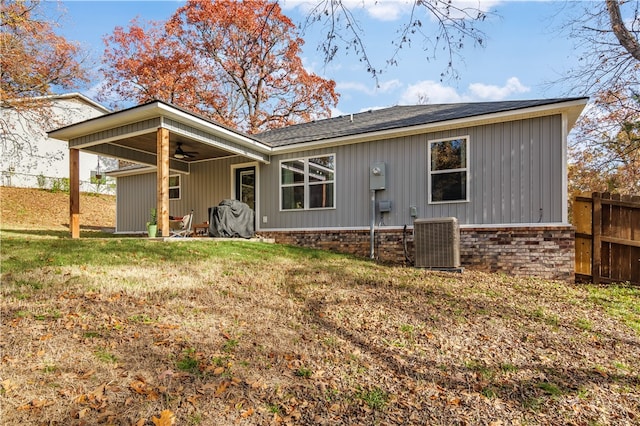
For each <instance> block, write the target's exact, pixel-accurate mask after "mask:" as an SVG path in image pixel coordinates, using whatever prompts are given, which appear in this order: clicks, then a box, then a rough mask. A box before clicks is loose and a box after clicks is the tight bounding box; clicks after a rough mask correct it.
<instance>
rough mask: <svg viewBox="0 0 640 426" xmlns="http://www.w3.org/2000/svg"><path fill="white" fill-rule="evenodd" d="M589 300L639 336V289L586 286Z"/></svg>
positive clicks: (617, 286) (619, 286) (613, 286)
mask: <svg viewBox="0 0 640 426" xmlns="http://www.w3.org/2000/svg"><path fill="white" fill-rule="evenodd" d="M585 288H586V289H587V292H588V293H589V300H590V301H591V302H592V303H593V304H594V305H596V306H600V307H603V308H604V309H605V310H606V312H607V313H608V314H610V315H612V316H613V317H615V318H618V319H620V320H621V321H622V322H624V323H625V324H627V325H628V326H629V327H631V328H633V329H634V330H635V331H636V332H637V333H638V334H639V335H640V287H631V286H630V285H625V284H619V285H609V286H596V285H586V286H585Z"/></svg>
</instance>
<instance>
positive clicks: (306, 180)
mask: <svg viewBox="0 0 640 426" xmlns="http://www.w3.org/2000/svg"><path fill="white" fill-rule="evenodd" d="M323 157H333V180H330V181H326V182H309V159H311V158H323ZM291 161H304V166H303V170H304V171H303V173H304V182H302V183H291V184H283V183H282V163H287V162H291ZM336 169H337V166H336V154H335V152H334V153H329V154H318V155H309V156H307V157H296V158H286V159H283V160H280V163H279V167H278V188H279V192H280V194H279V200H278V208H279V210H280V211H281V212H300V211H314V210H335V208H336ZM327 183H332V184H333V203H332V204H333V207H309V203H310V201H311V196H310V195H311V194H310V192H309V187H310V186H313V185H322V184H327ZM296 186H303V187H304V206H303V208H301V209H284V208H282V190H283V188H290V187H296Z"/></svg>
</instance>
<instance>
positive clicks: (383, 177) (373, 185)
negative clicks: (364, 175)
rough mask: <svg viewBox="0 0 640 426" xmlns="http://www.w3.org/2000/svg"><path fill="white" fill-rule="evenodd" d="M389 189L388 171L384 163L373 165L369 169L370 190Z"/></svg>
mask: <svg viewBox="0 0 640 426" xmlns="http://www.w3.org/2000/svg"><path fill="white" fill-rule="evenodd" d="M386 187H387V170H386V166H385V164H384V163H373V164H372V165H371V168H370V169H369V189H370V190H372V191H378V190H381V189H386Z"/></svg>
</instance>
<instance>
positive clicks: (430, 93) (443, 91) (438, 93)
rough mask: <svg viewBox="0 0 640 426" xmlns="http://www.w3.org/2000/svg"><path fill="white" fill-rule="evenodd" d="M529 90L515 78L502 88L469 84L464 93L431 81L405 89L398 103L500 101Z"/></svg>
mask: <svg viewBox="0 0 640 426" xmlns="http://www.w3.org/2000/svg"><path fill="white" fill-rule="evenodd" d="M530 90H531V89H530V88H529V87H527V86H525V85H523V84H522V83H521V82H520V80H519V79H518V78H517V77H511V78H509V79H508V80H507V81H506V83H505V84H504V86H496V85H491V84H484V83H471V84H469V87H468V89H467V91H466V92H465V93H458V91H457V90H456V89H455V88H453V87H451V86H445V85H443V84H442V83H438V82H435V81H431V80H425V81H421V82H418V83H416V84H412V85H411V86H409V87H407V89H406V90H405V91H404V93H403V94H402V96H401V97H400V100H399V103H400V104H403V105H413V104H417V103H421V102H422V103H429V104H442V103H455V102H476V101H501V100H504V99H507V98H508V97H510V96H511V95H516V94H522V93H527V92H529V91H530Z"/></svg>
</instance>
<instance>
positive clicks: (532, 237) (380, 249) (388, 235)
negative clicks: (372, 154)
mask: <svg viewBox="0 0 640 426" xmlns="http://www.w3.org/2000/svg"><path fill="white" fill-rule="evenodd" d="M259 234H260V236H262V237H266V238H273V239H275V241H276V242H277V243H281V244H290V245H296V246H302V247H312V248H318V249H323V250H331V251H337V252H341V253H350V254H354V255H356V256H360V257H369V254H370V243H369V230H364V229H362V230H336V231H332V230H321V231H317V230H316V231H260V232H259ZM405 244H406V254H407V255H408V258H409V260H413V257H414V247H413V230H412V229H411V228H408V229H407V231H406V242H405V241H404V237H403V230H402V229H395V228H394V229H380V230H376V236H375V253H376V257H377V258H378V259H379V260H381V261H384V262H391V263H402V264H409V262H408V261H407V259H406V258H405ZM574 257H575V230H574V228H573V227H572V226H526V227H524V226H523V227H513V226H505V227H474V228H467V227H465V228H461V229H460V261H461V263H462V266H464V267H465V268H467V269H473V270H479V271H487V272H501V273H505V274H509V275H517V276H535V277H540V278H546V279H557V280H563V281H569V282H574V280H575V272H574V261H575V260H574Z"/></svg>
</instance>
